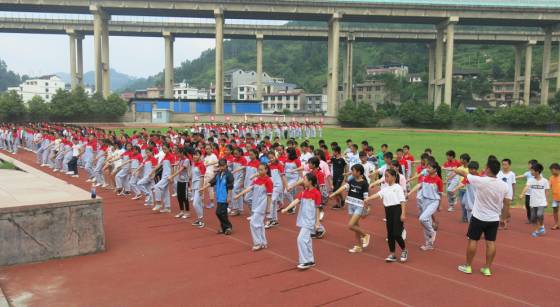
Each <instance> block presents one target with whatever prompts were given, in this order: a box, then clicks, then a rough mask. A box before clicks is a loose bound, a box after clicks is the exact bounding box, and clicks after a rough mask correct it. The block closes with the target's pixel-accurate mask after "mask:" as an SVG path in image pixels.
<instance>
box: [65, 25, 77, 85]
mask: <svg viewBox="0 0 560 307" xmlns="http://www.w3.org/2000/svg"><path fill="white" fill-rule="evenodd" d="M66 33H67V34H68V41H69V43H70V53H69V60H70V85H71V87H72V89H73V90H74V89H76V88H77V87H78V71H77V68H76V66H77V59H76V32H75V31H74V30H66Z"/></svg>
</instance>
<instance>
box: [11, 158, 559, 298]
mask: <svg viewBox="0 0 560 307" xmlns="http://www.w3.org/2000/svg"><path fill="white" fill-rule="evenodd" d="M21 158H22V160H23V161H24V162H26V163H29V164H31V163H32V161H33V157H32V156H31V155H30V154H28V153H25V154H23V156H22V157H21ZM60 177H61V178H62V175H60ZM64 179H65V180H68V181H69V182H71V183H73V184H76V185H78V186H80V187H83V188H86V187H87V184H86V183H84V182H83V178H80V180H73V179H72V180H70V179H69V178H64ZM100 193H101V196H103V197H104V199H105V216H104V219H105V227H106V229H105V230H106V238H107V252H105V253H100V254H95V255H90V256H82V257H73V258H68V259H63V260H54V261H48V262H44V263H36V264H28V265H20V266H14V267H4V268H0V286H1V287H2V288H3V290H4V293H5V295H6V297H7V298H8V300H9V301H10V302H11V304H12V305H14V306H25V305H29V306H124V305H126V306H154V305H157V306H166V305H189V306H226V305H227V306H254V305H260V306H263V305H266V306H269V305H270V306H286V305H287V304H290V305H294V306H325V305H330V306H352V305H357V306H374V305H377V306H379V305H383V306H386V305H405V306H449V305H451V304H453V305H455V306H473V305H474V306H481V305H486V306H517V305H531V306H558V301H559V300H560V292H559V291H558V285H560V266H559V265H558V262H559V260H560V232H552V231H550V232H549V233H548V234H547V235H546V236H545V237H541V238H536V239H535V238H531V237H530V235H529V233H530V230H531V229H530V227H529V226H528V225H526V224H525V223H524V219H523V213H524V212H523V211H522V210H513V228H512V229H511V230H507V231H501V232H500V233H499V241H498V245H497V246H498V255H497V259H496V265H495V268H494V276H493V277H491V278H486V277H483V276H481V275H480V274H473V275H470V276H468V275H464V274H462V273H459V272H458V271H457V270H456V266H457V264H459V263H461V262H463V261H464V249H465V243H466V242H465V235H464V234H465V230H466V226H465V224H461V223H459V222H458V220H459V214H458V212H455V213H447V212H440V213H438V217H439V219H440V220H441V226H440V232H439V234H438V239H437V242H436V245H437V249H436V250H435V251H432V252H421V251H420V250H419V249H418V247H419V245H420V244H421V240H422V239H421V238H422V234H421V228H420V225H419V223H418V221H417V219H416V218H415V212H416V210H415V208H411V210H410V211H411V212H410V213H409V214H408V220H407V222H406V228H407V229H408V233H409V239H408V240H407V244H408V247H409V248H410V261H409V262H408V263H406V264H399V263H393V264H386V263H384V261H383V259H384V257H385V256H386V255H387V246H386V243H385V240H384V238H385V233H386V232H385V225H384V223H383V221H382V220H381V219H382V217H383V216H382V208H381V205H380V204H379V203H377V204H376V206H375V207H374V210H373V213H372V215H370V216H369V217H368V218H367V219H365V220H364V221H363V223H362V224H363V226H364V227H365V229H367V230H368V231H370V232H372V233H373V234H374V236H375V237H374V240H373V242H374V244H373V246H372V247H370V248H368V249H367V250H366V251H365V252H364V253H362V254H356V255H351V254H349V253H348V252H347V249H348V248H349V247H350V245H351V243H352V241H351V240H352V234H351V233H350V231H349V230H347V228H346V222H347V215H346V214H345V213H344V212H342V211H331V210H328V211H327V214H326V218H325V226H326V227H327V231H328V234H327V237H326V238H325V239H323V240H318V241H314V242H313V243H314V250H315V255H316V259H317V262H318V265H317V266H316V267H315V268H314V269H312V270H309V271H305V272H299V271H297V270H296V269H295V264H296V262H297V247H296V244H295V243H296V236H297V231H298V229H297V228H296V227H295V216H282V217H281V220H280V221H281V226H280V227H278V228H276V229H273V230H270V231H268V232H267V236H268V238H269V242H270V247H269V249H267V250H264V251H261V252H257V253H254V252H251V251H250V246H251V238H250V233H249V227H248V224H247V221H246V220H245V218H244V217H235V218H233V219H232V222H233V224H234V235H233V236H230V237H225V236H220V235H216V234H215V230H216V224H217V223H216V218H215V216H214V215H213V212H212V211H207V214H208V222H209V227H207V228H205V229H193V228H192V227H191V226H190V220H187V221H185V220H176V219H174V218H173V217H172V216H170V215H163V214H153V213H151V211H149V210H147V209H145V208H144V207H143V206H142V205H141V203H140V202H133V201H131V200H125V199H123V198H119V197H117V196H114V195H111V194H109V193H107V192H105V193H104V192H100ZM174 206H176V204H175V203H174ZM411 207H414V206H411ZM174 210H176V207H174ZM546 220H547V222H548V223H549V224H550V221H551V218H550V217H549V216H547V217H546ZM480 247H481V250H480V252H483V250H484V249H483V246H482V244H481V246H480ZM482 263H483V256H482V253H480V254H479V255H478V257H477V258H476V263H475V268H476V269H478V268H479V267H480V265H481V264H482Z"/></svg>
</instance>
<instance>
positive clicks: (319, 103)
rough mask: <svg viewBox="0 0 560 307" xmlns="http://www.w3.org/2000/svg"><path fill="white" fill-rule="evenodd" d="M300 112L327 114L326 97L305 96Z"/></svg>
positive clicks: (317, 95)
mask: <svg viewBox="0 0 560 307" xmlns="http://www.w3.org/2000/svg"><path fill="white" fill-rule="evenodd" d="M304 96H305V97H304V103H303V108H302V110H303V111H304V112H306V113H325V112H327V95H325V94H305V95H304Z"/></svg>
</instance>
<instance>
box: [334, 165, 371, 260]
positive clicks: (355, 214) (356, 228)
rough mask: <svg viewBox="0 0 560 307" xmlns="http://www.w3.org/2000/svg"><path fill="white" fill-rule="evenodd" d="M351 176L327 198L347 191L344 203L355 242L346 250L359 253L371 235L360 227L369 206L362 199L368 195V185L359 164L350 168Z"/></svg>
mask: <svg viewBox="0 0 560 307" xmlns="http://www.w3.org/2000/svg"><path fill="white" fill-rule="evenodd" d="M351 171H352V178H351V179H350V180H348V182H347V183H345V184H344V185H343V186H342V187H340V188H339V189H338V190H336V191H335V192H334V193H332V194H331V195H329V199H330V198H333V197H335V196H336V195H338V194H340V193H342V192H343V191H347V192H348V195H347V196H346V204H347V205H348V214H349V215H350V220H349V221H348V228H349V229H350V230H351V231H353V232H354V234H355V238H356V244H355V245H354V246H353V247H352V248H351V249H349V250H348V252H350V253H361V252H362V250H363V249H364V248H366V247H368V245H369V242H370V238H371V235H370V234H367V233H366V232H365V231H363V230H362V228H360V219H361V218H362V217H365V216H366V215H367V213H368V211H369V208H368V207H367V205H366V204H365V202H364V200H365V199H366V198H367V197H368V190H369V185H368V183H367V180H366V179H365V178H364V167H363V166H362V165H361V164H356V165H353V166H352V168H351Z"/></svg>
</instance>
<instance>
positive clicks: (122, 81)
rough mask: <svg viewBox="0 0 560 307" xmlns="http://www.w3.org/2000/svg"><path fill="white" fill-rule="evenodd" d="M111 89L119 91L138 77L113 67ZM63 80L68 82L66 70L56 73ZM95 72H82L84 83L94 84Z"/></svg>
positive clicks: (68, 76) (68, 75) (68, 77)
mask: <svg viewBox="0 0 560 307" xmlns="http://www.w3.org/2000/svg"><path fill="white" fill-rule="evenodd" d="M110 74H111V90H112V91H119V90H120V89H123V88H126V87H127V86H128V85H129V84H130V83H133V82H134V81H136V80H138V79H140V78H137V77H133V76H129V75H127V74H123V73H121V72H118V71H116V70H114V69H111V72H110ZM56 75H57V76H59V77H60V78H61V79H62V80H64V82H66V83H70V74H69V73H67V72H58V73H56ZM94 79H95V72H94V71H88V72H86V73H85V74H84V84H86V85H90V86H94V85H95V80H94Z"/></svg>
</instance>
